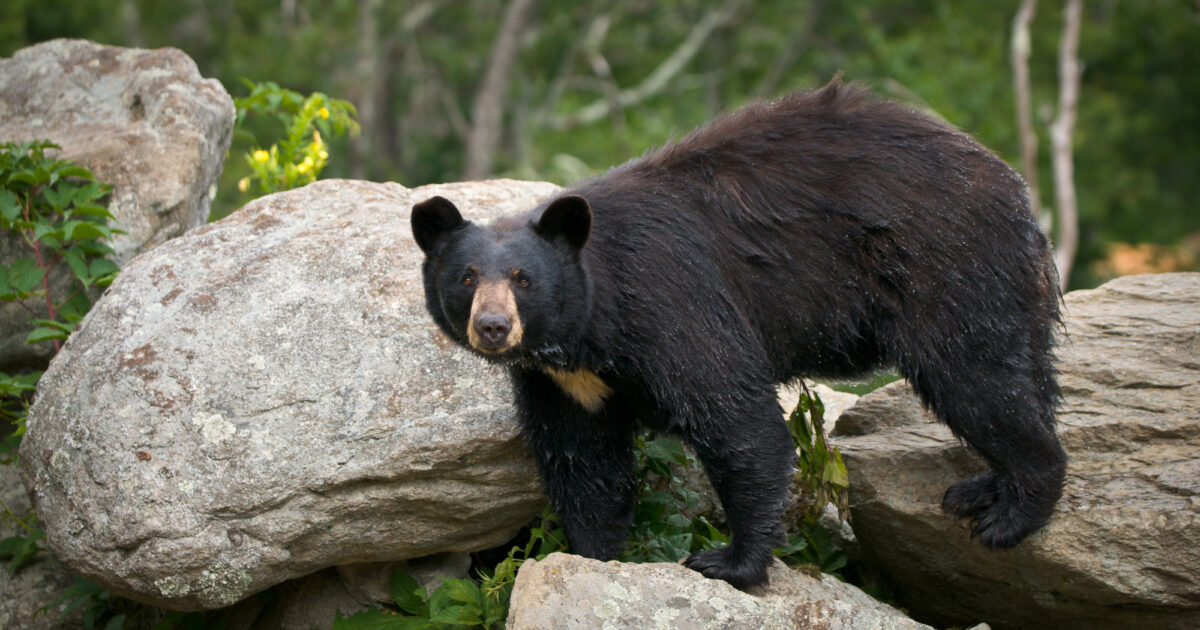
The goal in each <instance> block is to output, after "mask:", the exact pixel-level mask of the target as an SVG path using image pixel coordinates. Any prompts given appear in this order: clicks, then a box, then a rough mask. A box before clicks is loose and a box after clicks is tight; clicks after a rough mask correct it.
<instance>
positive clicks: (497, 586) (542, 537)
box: [482, 508, 568, 614]
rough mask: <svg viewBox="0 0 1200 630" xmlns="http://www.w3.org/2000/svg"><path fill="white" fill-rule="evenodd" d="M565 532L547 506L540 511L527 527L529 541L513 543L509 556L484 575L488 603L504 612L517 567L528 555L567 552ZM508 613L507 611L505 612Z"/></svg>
mask: <svg viewBox="0 0 1200 630" xmlns="http://www.w3.org/2000/svg"><path fill="white" fill-rule="evenodd" d="M567 550H568V549H567V534H566V532H565V531H563V529H562V527H561V525H559V522H558V515H557V514H555V513H554V511H553V510H551V509H550V508H546V509H545V510H544V511H543V512H542V516H541V517H540V518H539V520H538V522H537V523H536V524H535V525H534V526H533V527H531V528H530V530H529V541H528V542H526V543H525V545H523V546H521V545H518V546H514V547H513V548H512V549H510V550H509V551H508V557H506V558H505V559H504V560H502V561H500V563H499V564H497V565H496V568H495V570H493V571H492V572H491V573H490V574H485V575H483V576H482V577H483V587H482V588H483V592H484V594H485V595H486V596H487V598H488V602H489V604H491V605H493V606H495V607H497V608H498V609H501V610H504V611H507V610H508V600H509V597H510V596H511V595H512V587H513V583H514V582H516V579H517V570H518V569H520V568H521V565H522V564H524V562H525V561H526V560H528V559H530V558H533V559H534V560H541V559H542V558H545V557H546V556H548V555H550V554H552V553H554V552H556V551H567ZM506 614H507V613H506Z"/></svg>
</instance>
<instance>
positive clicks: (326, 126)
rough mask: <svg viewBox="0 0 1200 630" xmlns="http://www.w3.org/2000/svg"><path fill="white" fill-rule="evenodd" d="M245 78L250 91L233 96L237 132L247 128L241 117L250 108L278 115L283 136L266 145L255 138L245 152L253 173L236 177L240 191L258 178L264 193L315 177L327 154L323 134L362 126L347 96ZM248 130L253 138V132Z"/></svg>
mask: <svg viewBox="0 0 1200 630" xmlns="http://www.w3.org/2000/svg"><path fill="white" fill-rule="evenodd" d="M243 81H244V82H245V84H246V86H247V87H248V88H250V94H249V95H248V96H244V97H241V98H238V99H235V100H234V105H235V106H236V108H237V123H236V125H237V128H238V130H239V133H240V134H249V132H247V131H245V130H244V129H243V126H242V123H243V121H244V120H245V119H246V116H247V115H248V114H251V113H255V114H262V115H267V116H270V117H272V118H274V119H276V120H277V121H278V122H279V123H280V124H281V125H282V126H283V129H284V137H283V139H281V140H279V141H278V142H275V143H273V144H271V146H270V148H267V149H264V148H262V146H261V143H259V142H258V140H257V139H254V140H253V142H254V149H253V150H251V151H248V152H247V153H246V154H245V160H246V163H247V164H248V165H249V166H250V169H251V171H252V173H251V174H250V175H248V176H246V177H244V178H242V179H241V180H240V181H239V182H238V189H239V190H241V191H242V192H246V191H247V190H249V188H250V186H251V184H252V182H255V181H257V182H258V187H259V190H260V191H261V193H262V194H267V193H272V192H279V191H281V190H290V189H292V188H297V187H299V186H303V185H305V184H310V183H312V182H315V181H316V180H317V178H318V177H319V176H320V174H321V171H322V170H323V169H324V168H325V164H326V163H327V162H328V160H329V150H328V145H326V144H325V141H324V140H323V139H322V138H321V134H322V133H323V134H325V135H326V136H339V135H342V134H344V133H347V132H349V133H351V134H357V133H358V131H359V127H358V121H357V120H355V117H356V116H357V115H358V112H357V110H355V108H354V105H353V104H351V103H350V102H349V101H344V100H340V99H334V98H330V97H328V96H326V95H325V94H322V93H320V92H314V93H313V94H310V95H309V96H307V97H305V96H304V95H302V94H300V93H299V92H294V91H292V90H289V89H286V88H282V87H279V85H278V84H276V83H274V82H271V81H265V82H263V83H255V82H253V81H248V80H243ZM250 136H251V138H253V134H250Z"/></svg>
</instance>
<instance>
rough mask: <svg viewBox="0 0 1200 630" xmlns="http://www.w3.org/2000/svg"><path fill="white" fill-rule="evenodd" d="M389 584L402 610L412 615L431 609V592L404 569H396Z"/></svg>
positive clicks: (393, 596)
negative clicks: (429, 602)
mask: <svg viewBox="0 0 1200 630" xmlns="http://www.w3.org/2000/svg"><path fill="white" fill-rule="evenodd" d="M388 586H389V587H390V588H391V591H392V599H395V600H396V605H397V606H399V607H400V610H403V611H404V612H406V613H408V614H410V615H422V614H425V613H426V612H427V611H428V610H429V604H428V600H429V594H428V593H427V592H426V591H425V588H424V587H422V586H421V585H420V583H418V582H417V580H416V578H414V577H413V576H411V575H409V574H407V573H404V572H403V571H395V572H393V573H392V578H391V580H389V582H388Z"/></svg>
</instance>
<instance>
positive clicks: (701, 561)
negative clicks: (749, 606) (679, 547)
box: [683, 547, 770, 591]
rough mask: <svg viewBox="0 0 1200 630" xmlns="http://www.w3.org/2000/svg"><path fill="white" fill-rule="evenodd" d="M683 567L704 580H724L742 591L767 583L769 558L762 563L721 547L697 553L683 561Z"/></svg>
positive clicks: (728, 548)
mask: <svg viewBox="0 0 1200 630" xmlns="http://www.w3.org/2000/svg"><path fill="white" fill-rule="evenodd" d="M768 556H770V554H768ZM683 566H685V567H687V568H689V569H691V570H693V571H699V572H700V573H701V574H703V575H704V577H706V578H711V579H715V580H725V581H726V582H729V583H730V584H732V585H733V586H734V587H735V588H737V589H740V590H743V591H744V590H746V589H748V588H750V587H752V586H757V585H759V584H765V583H766V582H767V567H768V566H770V557H768V559H767V562H766V563H763V562H761V561H755V560H754V559H753V558H750V557H747V556H746V555H745V554H736V553H734V551H733V549H732V548H730V547H722V548H720V549H706V550H704V551H697V552H696V553H694V554H692V555H690V556H688V557H687V558H686V559H685V560H684V561H683Z"/></svg>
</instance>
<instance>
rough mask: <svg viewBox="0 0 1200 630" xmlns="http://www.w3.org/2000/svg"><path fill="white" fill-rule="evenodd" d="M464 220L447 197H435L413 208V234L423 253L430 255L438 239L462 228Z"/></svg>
mask: <svg viewBox="0 0 1200 630" xmlns="http://www.w3.org/2000/svg"><path fill="white" fill-rule="evenodd" d="M462 224H463V218H462V215H461V214H459V212H458V208H457V207H455V205H454V204H453V203H450V200H449V199H446V198H445V197H434V198H432V199H427V200H425V201H422V202H421V203H419V204H417V205H415V206H413V209H412V233H413V238H414V239H416V241H417V245H418V246H420V247H421V251H423V252H425V253H426V254H429V253H430V252H432V251H433V247H434V246H435V245H437V242H438V239H440V238H441V237H442V236H444V235H445V234H446V232H449V231H451V230H453V229H455V228H458V227H460V226H462Z"/></svg>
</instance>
